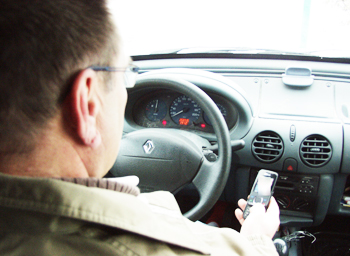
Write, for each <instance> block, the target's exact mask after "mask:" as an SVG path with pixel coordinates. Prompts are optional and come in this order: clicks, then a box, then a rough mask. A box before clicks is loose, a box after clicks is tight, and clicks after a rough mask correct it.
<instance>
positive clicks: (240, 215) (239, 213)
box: [235, 208, 244, 225]
mask: <svg viewBox="0 0 350 256" xmlns="http://www.w3.org/2000/svg"><path fill="white" fill-rule="evenodd" d="M235 215H236V218H237V220H238V222H239V223H240V224H241V225H242V224H243V222H244V218H243V212H242V210H241V209H238V208H237V209H236V210H235Z"/></svg>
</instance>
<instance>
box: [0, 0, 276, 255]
mask: <svg viewBox="0 0 350 256" xmlns="http://www.w3.org/2000/svg"><path fill="white" fill-rule="evenodd" d="M0 5H1V9H0V12H1V14H0V35H1V36H0V45H1V53H0V66H1V68H0V78H1V83H0V123H1V125H0V172H1V174H0V187H1V189H0V227H1V228H0V237H1V238H0V252H1V255H162V256H163V255H201V254H210V255H220V256H221V255H277V252H276V250H275V247H274V245H273V242H272V240H271V238H272V237H273V236H274V234H275V232H276V229H277V228H278V225H279V209H278V206H277V204H276V202H275V200H274V199H272V201H271V203H270V206H269V208H268V210H267V211H266V212H265V209H264V207H263V206H262V205H259V204H258V205H255V206H254V207H253V208H252V210H251V214H250V215H249V217H248V218H247V219H246V220H244V219H243V218H242V210H241V209H244V207H245V204H246V202H245V200H242V199H241V200H240V201H239V202H238V204H239V206H240V208H241V209H237V210H236V217H237V218H238V220H239V222H240V223H241V224H242V227H241V231H240V233H238V232H236V231H235V230H232V229H228V228H216V227H211V226H207V225H203V224H201V223H198V222H191V221H189V220H188V219H186V218H184V217H183V216H182V215H181V213H180V211H179V208H178V206H177V204H176V201H175V199H174V197H173V196H172V195H171V194H170V193H168V192H155V193H149V194H140V192H139V189H138V188H137V187H136V186H134V185H132V184H128V183H124V182H122V181H118V180H117V181H116V180H113V179H102V177H103V176H104V175H105V174H106V173H107V172H108V170H109V169H110V168H111V166H112V165H113V163H114V161H115V159H116V157H117V154H118V149H119V143H120V140H121V136H122V129H123V120H124V109H125V105H126V100H127V92H126V89H125V85H126V84H128V85H130V83H132V81H131V80H130V79H129V78H130V75H131V73H132V69H130V68H129V66H130V64H131V62H130V58H129V57H128V56H126V55H125V53H124V50H123V47H122V44H121V40H120V38H119V35H118V32H117V29H116V27H115V25H114V24H113V21H112V19H111V17H110V15H109V13H108V9H107V7H106V4H105V2H104V1H103V0H94V1H92V0H57V1H49V0H36V1H28V0H0ZM92 66H93V67H94V68H92ZM106 66H109V67H115V69H114V71H115V72H106V71H101V68H96V67H106ZM102 70H103V68H102Z"/></svg>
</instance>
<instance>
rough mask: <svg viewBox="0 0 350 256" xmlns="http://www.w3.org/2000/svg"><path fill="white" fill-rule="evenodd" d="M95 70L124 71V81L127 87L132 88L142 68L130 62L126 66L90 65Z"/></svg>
mask: <svg viewBox="0 0 350 256" xmlns="http://www.w3.org/2000/svg"><path fill="white" fill-rule="evenodd" d="M89 68H91V69H92V70H94V71H107V72H124V81H125V87H126V88H132V87H134V85H135V82H136V77H137V75H138V73H139V70H140V68H139V67H138V66H135V65H133V64H130V65H129V66H128V67H126V68H115V67H100V66H91V67H89Z"/></svg>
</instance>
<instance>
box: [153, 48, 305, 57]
mask: <svg viewBox="0 0 350 256" xmlns="http://www.w3.org/2000/svg"><path fill="white" fill-rule="evenodd" d="M193 53H228V54H230V53H232V54H278V55H305V54H304V53H300V52H290V51H281V50H272V49H257V48H248V47H235V48H199V47H198V48H197V47H195V48H181V49H172V50H165V51H157V52H154V53H152V54H193Z"/></svg>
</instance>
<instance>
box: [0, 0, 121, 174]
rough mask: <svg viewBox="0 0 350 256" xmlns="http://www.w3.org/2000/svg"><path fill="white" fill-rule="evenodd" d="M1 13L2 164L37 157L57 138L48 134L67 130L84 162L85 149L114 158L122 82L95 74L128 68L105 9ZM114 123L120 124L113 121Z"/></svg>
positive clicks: (91, 3) (39, 1)
mask: <svg viewBox="0 0 350 256" xmlns="http://www.w3.org/2000/svg"><path fill="white" fill-rule="evenodd" d="M0 5H1V8H0V45H1V49H0V66H1V69H0V78H1V83H0V161H4V159H6V158H8V157H9V158H14V156H19V155H28V154H30V153H31V152H34V151H35V150H37V149H38V148H40V147H41V146H43V144H45V143H46V141H44V138H45V136H46V135H47V134H50V135H47V136H51V137H52V134H51V133H50V132H48V131H53V130H54V131H55V132H56V133H57V131H59V129H61V128H62V129H63V130H64V132H63V133H64V134H65V135H64V136H63V135H62V134H63V133H62V132H60V133H61V135H62V136H63V137H65V136H66V137H69V139H70V140H71V141H74V143H76V144H77V145H73V147H74V148H75V151H76V152H77V154H79V155H82V154H84V153H82V150H81V148H80V146H83V147H84V146H87V147H88V148H89V150H90V151H93V150H95V149H96V148H99V147H101V145H102V146H103V147H105V150H107V149H108V148H107V146H106V145H105V144H108V143H112V142H109V141H108V140H110V139H114V140H115V139H118V138H119V134H120V133H121V131H120V128H118V127H119V126H122V118H121V114H120V113H124V112H123V111H124V107H125V102H126V91H125V88H121V87H120V84H122V85H123V80H122V77H123V75H122V74H121V75H118V74H111V73H108V72H95V71H93V70H91V69H88V67H90V66H116V65H119V66H120V67H125V66H126V65H127V63H126V62H127V60H126V57H121V56H122V54H120V52H119V51H120V47H119V46H118V44H119V38H118V35H117V31H116V28H115V26H114V24H113V21H112V20H111V17H110V15H109V13H108V9H107V8H106V4H105V1H103V0H56V1H50V0H35V1H28V0H0ZM115 87H117V89H116V88H115ZM113 91H114V93H113ZM112 97H117V98H118V99H117V98H114V99H112ZM115 102H116V103H115ZM108 104H109V105H108ZM113 104H114V105H115V107H116V108H118V109H114V112H113V111H112V110H111V106H112V105H113ZM107 105H108V106H107ZM115 115H118V116H117V117H116V116H115ZM110 117H113V118H114V121H113V120H110V121H107V120H106V119H107V118H110ZM108 123H109V124H108ZM111 124H113V125H117V126H118V127H115V130H117V131H118V132H115V131H113V130H112V128H111ZM50 126H52V127H50ZM55 126H61V127H60V128H58V127H55ZM94 126H95V128H94ZM62 129H61V130H62ZM113 133H115V134H113ZM51 137H50V138H49V140H48V141H50V139H51ZM109 137H110V138H109ZM112 137H114V138H112ZM119 139H120V138H119ZM59 143H60V142H59ZM116 144H118V141H117V142H116ZM65 147H67V146H65ZM99 150H100V149H99ZM115 150H116V151H117V147H116V148H115ZM99 154H102V153H101V150H100V151H99ZM113 154H114V155H115V154H116V153H113ZM114 157H115V156H114ZM101 158H102V156H101ZM111 158H112V156H111ZM91 160H93V158H92V159H91ZM83 161H84V163H83V165H87V164H89V163H87V162H86V161H87V160H83ZM110 161H111V160H110ZM109 165H110V163H109ZM105 168H107V166H106V167H105ZM0 171H1V170H0ZM93 175H94V174H92V176H93Z"/></svg>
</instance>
